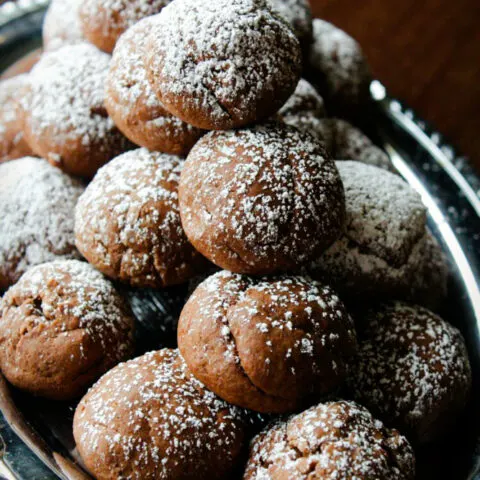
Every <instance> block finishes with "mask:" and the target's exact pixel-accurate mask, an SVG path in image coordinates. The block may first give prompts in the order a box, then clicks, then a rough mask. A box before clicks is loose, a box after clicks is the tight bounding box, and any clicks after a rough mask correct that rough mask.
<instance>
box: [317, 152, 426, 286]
mask: <svg viewBox="0 0 480 480" xmlns="http://www.w3.org/2000/svg"><path fill="white" fill-rule="evenodd" d="M337 168H338V169H339V172H340V175H341V177H342V180H343V184H344V187H345V195H346V203H347V222H346V228H345V232H344V235H343V236H342V237H341V238H340V239H339V240H337V241H336V242H335V243H334V244H333V245H332V246H331V247H330V248H329V249H328V250H327V251H326V252H325V253H324V254H323V255H322V256H320V257H319V259H318V261H317V262H314V265H313V271H315V270H319V271H321V272H323V273H324V276H325V277H327V278H329V279H330V280H331V281H333V282H334V284H335V285H339V286H341V288H343V289H348V288H353V289H355V288H358V289H360V290H365V291H368V290H369V289H372V290H373V291H376V290H377V292H376V293H380V292H383V291H385V290H386V291H389V290H390V293H392V292H394V291H395V289H401V288H403V290H408V289H409V288H410V284H411V283H412V275H413V274H414V272H416V271H417V270H418V265H419V264H421V263H422V262H423V261H424V259H423V254H424V250H425V244H426V238H427V237H426V235H427V232H426V228H425V223H426V209H425V207H424V205H423V203H422V201H421V198H420V196H419V195H418V194H417V193H416V192H415V191H414V190H413V189H412V188H411V187H410V186H409V185H408V184H407V183H405V182H404V181H403V180H402V179H401V178H400V177H398V176H397V175H394V174H392V173H390V172H387V171H385V170H382V169H378V168H376V167H373V166H369V165H365V164H362V163H359V162H352V161H344V162H337ZM362 279H363V281H362ZM366 279H369V280H368V281H367V280H366ZM382 285H383V287H382ZM397 293H398V292H397Z"/></svg>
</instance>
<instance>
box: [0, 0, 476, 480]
mask: <svg viewBox="0 0 480 480" xmlns="http://www.w3.org/2000/svg"><path fill="white" fill-rule="evenodd" d="M49 3H50V0H16V1H12V0H9V1H7V2H4V3H3V4H1V5H0V29H1V28H2V27H4V26H6V25H8V24H9V23H10V22H14V21H16V20H18V19H20V18H21V17H23V16H27V15H29V14H32V13H35V12H37V11H41V10H42V9H45V8H46V7H47V6H48V4H49ZM0 42H1V39H0ZM0 73H1V72H0ZM370 92H371V97H372V100H373V101H374V103H375V104H376V105H377V106H378V107H379V108H380V109H381V111H382V113H383V114H385V115H387V116H388V117H390V118H391V119H392V120H394V121H395V122H396V123H397V124H398V125H399V126H400V127H401V128H402V129H403V130H405V131H406V132H408V133H409V134H410V136H411V137H413V138H414V139H415V141H416V142H417V143H419V144H420V145H421V146H422V147H423V148H425V149H426V150H427V151H428V152H429V153H430V155H431V157H432V158H433V159H434V160H435V161H436V162H437V164H438V165H439V166H440V167H441V169H442V170H443V171H445V172H446V173H447V175H448V176H449V177H450V179H451V180H452V181H453V182H454V183H455V184H456V185H457V187H458V189H459V190H460V191H461V192H463V194H464V195H465V197H466V198H467V200H468V202H469V204H470V205H471V207H472V208H473V209H474V211H475V212H476V214H477V215H478V216H479V217H480V175H479V173H478V172H476V171H474V170H473V169H472V166H471V165H470V164H469V161H468V159H467V158H466V157H463V156H459V155H457V153H456V149H455V148H454V147H453V146H452V145H451V144H450V143H449V142H446V141H445V140H444V139H443V136H442V135H441V134H440V133H439V132H438V131H437V130H436V129H434V128H432V127H431V126H430V125H428V124H427V122H425V121H424V120H422V119H421V118H420V117H419V116H418V115H417V114H416V113H415V112H414V111H413V110H412V109H410V108H409V107H406V106H405V105H404V104H403V102H401V101H400V100H397V99H395V98H393V97H390V96H389V95H388V91H387V89H386V87H385V86H384V85H383V84H382V83H381V82H380V81H379V80H373V81H372V84H371V86H370ZM387 148H388V146H387ZM392 161H393V163H394V165H395V166H396V167H397V169H399V170H400V173H401V174H402V176H404V177H407V179H408V177H409V176H410V180H412V177H414V178H416V177H415V176H414V175H413V173H412V172H411V171H409V167H408V166H407V165H406V164H405V162H403V161H400V162H395V161H394V159H392ZM465 170H468V172H465ZM467 175H468V176H469V177H471V179H474V181H475V185H472V183H471V181H469V179H468V178H467ZM409 183H410V182H409ZM413 183H416V184H415V185H412V186H413V187H414V188H416V189H417V190H419V193H420V194H422V193H423V194H424V195H425V192H424V191H422V188H423V186H422V184H421V183H420V182H418V181H417V182H413ZM475 188H477V189H478V191H477V192H476V191H475ZM427 195H428V194H427ZM422 196H423V195H422ZM433 206H435V207H436V205H435V203H433ZM428 207H429V213H430V214H433V215H435V211H434V212H432V210H431V207H432V205H428ZM436 209H437V210H438V212H436V213H437V214H439V215H441V216H442V217H444V216H443V214H442V213H441V211H440V209H439V208H438V207H436ZM442 221H443V222H444V223H446V224H447V225H448V222H447V220H445V219H443V220H442ZM454 236H455V235H454ZM457 243H458V241H457ZM458 248H459V250H460V252H461V254H463V257H464V265H463V268H465V269H466V270H467V271H469V273H467V276H468V279H469V280H468V281H467V282H464V283H465V286H466V289H467V291H468V292H469V297H470V300H471V303H472V305H471V306H472V309H473V310H474V312H475V316H476V319H477V328H478V329H479V331H480V280H479V279H477V278H475V274H474V272H473V271H472V269H471V267H470V264H469V262H468V259H467V258H466V257H465V254H464V252H463V249H462V248H461V246H460V245H458ZM479 267H480V265H479ZM464 273H465V272H464V271H462V277H463V275H464ZM0 400H1V401H2V403H3V404H5V405H7V409H6V411H3V410H2V411H1V413H2V415H3V416H4V418H5V420H6V422H7V424H8V426H9V427H10V428H11V429H12V430H13V431H14V432H15V434H16V435H17V436H18V437H19V439H20V440H21V441H22V442H23V443H25V445H26V446H27V447H28V448H29V449H30V450H31V451H32V452H33V453H34V454H35V455H36V456H37V458H38V459H39V460H40V461H42V462H43V463H44V464H45V465H46V466H47V467H48V468H49V469H50V470H51V471H52V473H54V474H55V475H57V476H58V477H59V478H61V479H64V480H85V479H88V478H91V477H89V476H88V475H87V474H86V473H85V471H84V470H83V469H81V468H80V467H79V466H78V465H76V464H74V463H73V462H72V461H71V460H70V459H66V458H65V457H63V456H62V455H61V454H59V453H57V452H52V451H51V450H50V448H49V447H48V445H46V444H45V442H44V441H43V439H42V438H41V437H40V443H41V444H42V447H39V446H38V445H36V444H35V440H34V439H38V438H39V435H38V433H37V431H36V430H35V429H34V428H33V427H31V426H30V425H29V423H28V422H27V421H26V420H25V419H24V418H23V415H21V413H20V417H19V418H17V419H15V418H14V417H13V415H12V410H10V407H11V408H12V409H13V408H14V402H13V400H12V398H11V396H10V393H9V386H8V384H7V382H6V380H5V379H4V377H3V375H2V374H1V372H0ZM17 412H18V411H17ZM1 442H2V437H1V435H0V443H1ZM479 474H480V457H479V458H477V464H476V466H475V467H474V469H473V471H472V472H471V474H470V476H469V480H474V479H480V475H479ZM1 475H3V476H5V477H6V478H7V479H8V480H11V479H12V480H14V479H15V478H16V476H15V474H14V473H13V472H12V471H11V470H10V468H9V466H8V465H7V464H6V462H5V460H4V458H3V455H2V450H1V448H0V478H1Z"/></svg>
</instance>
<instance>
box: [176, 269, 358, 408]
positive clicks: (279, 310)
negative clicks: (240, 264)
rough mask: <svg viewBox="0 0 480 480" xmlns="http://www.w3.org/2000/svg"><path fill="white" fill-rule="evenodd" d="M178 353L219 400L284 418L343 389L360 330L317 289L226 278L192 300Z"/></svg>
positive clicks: (294, 282)
mask: <svg viewBox="0 0 480 480" xmlns="http://www.w3.org/2000/svg"><path fill="white" fill-rule="evenodd" d="M178 346H179V349H180V351H181V352H182V355H183V357H184V358H185V361H186V362H187V364H188V367H189V369H190V370H191V371H192V373H193V374H194V375H195V376H196V377H197V378H198V379H199V380H200V381H201V382H202V383H204V384H205V385H206V386H207V387H208V388H210V389H211V390H212V391H214V392H215V393H217V395H219V396H220V397H221V398H223V399H225V400H227V401H229V402H231V403H233V404H235V405H239V406H242V407H245V408H249V409H252V410H255V411H259V412H264V413H281V412H288V411H293V410H295V409H296V408H298V407H301V406H303V405H304V404H305V403H308V402H312V401H315V400H318V398H319V397H320V396H322V395H325V394H327V393H330V392H332V391H333V390H335V389H336V388H337V387H338V386H339V385H340V384H341V383H342V381H343V379H344V377H345V371H346V363H347V362H348V359H349V358H350V357H351V356H352V354H353V353H354V351H355V330H354V327H353V322H352V320H351V318H350V317H349V315H348V313H347V312H346V310H345V307H344V306H343V304H342V302H341V301H340V299H339V298H338V297H337V296H336V294H335V293H334V292H333V291H332V290H331V289H330V288H329V287H326V286H323V285H321V284H319V283H318V282H315V281H312V280H309V279H307V278H303V277H294V276H280V277H270V278H253V277H247V276H244V275H238V274H234V273H230V272H226V271H222V272H219V273H216V274H214V275H212V276H211V277H209V278H208V279H207V280H205V281H204V282H202V283H201V284H200V285H199V286H198V287H197V289H196V290H195V292H194V293H193V294H192V296H191V297H190V298H189V300H188V302H187V304H186V305H185V307H184V309H183V311H182V313H181V315H180V320H179V325H178Z"/></svg>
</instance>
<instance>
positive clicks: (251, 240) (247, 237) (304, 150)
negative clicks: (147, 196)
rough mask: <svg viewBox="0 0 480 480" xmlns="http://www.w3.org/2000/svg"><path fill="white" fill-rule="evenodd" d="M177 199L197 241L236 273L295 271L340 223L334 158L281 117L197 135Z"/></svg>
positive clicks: (317, 251)
mask: <svg viewBox="0 0 480 480" xmlns="http://www.w3.org/2000/svg"><path fill="white" fill-rule="evenodd" d="M179 197H180V213H181V216H182V224H183V228H184V229H185V233H186V234H187V237H188V238H189V239H190V241H191V242H192V244H193V245H194V247H195V248H196V249H197V250H198V251H199V252H200V253H202V254H203V255H205V256H206V257H207V258H208V259H209V260H211V261H212V262H213V263H215V264H216V265H218V266H220V267H221V268H225V269H226V270H231V271H233V272H237V273H248V274H268V273H273V272H277V271H291V270H294V269H298V268H299V267H300V266H301V265H302V264H304V263H305V262H307V261H309V260H310V259H312V258H315V257H316V256H318V255H319V254H320V252H322V251H324V250H325V249H326V248H328V247H329V246H330V245H331V244H332V242H333V241H334V240H335V239H336V238H338V236H339V235H340V234H341V230H342V228H343V225H344V218H345V212H344V192H343V186H342V182H341V181H340V177H339V175H338V172H337V170H336V168H335V165H334V162H332V161H331V160H330V158H329V157H328V156H326V154H325V151H324V149H323V147H322V145H321V144H319V143H317V142H316V141H315V140H314V138H313V137H311V136H310V135H308V134H304V133H301V132H300V131H299V130H297V129H295V128H293V127H290V126H287V125H283V124H280V123H278V124H274V123H272V124H268V125H261V126H256V127H253V128H250V129H242V130H235V131H226V132H210V133H209V134H207V135H205V136H204V137H202V138H201V139H200V140H199V141H198V143H197V144H196V145H195V147H194V148H193V149H192V150H191V152H190V154H189V155H188V158H187V161H186V163H185V167H184V169H183V171H182V175H181V178H180V187H179Z"/></svg>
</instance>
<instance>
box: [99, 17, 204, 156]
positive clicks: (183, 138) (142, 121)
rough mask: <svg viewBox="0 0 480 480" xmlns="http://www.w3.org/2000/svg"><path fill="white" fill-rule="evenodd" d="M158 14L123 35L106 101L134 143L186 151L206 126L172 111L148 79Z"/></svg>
mask: <svg viewBox="0 0 480 480" xmlns="http://www.w3.org/2000/svg"><path fill="white" fill-rule="evenodd" d="M156 20H157V16H153V17H148V18H145V19H143V20H140V21H139V22H138V23H137V24H135V25H134V26H132V27H131V28H129V29H128V30H127V32H125V34H124V35H122V37H121V38H120V39H119V41H118V44H117V45H116V47H115V50H114V52H113V57H112V61H111V63H110V70H109V74H108V78H107V83H106V97H105V104H106V107H107V110H108V113H109V114H110V116H111V117H112V119H113V121H114V122H115V125H116V126H117V127H118V128H119V129H120V130H121V131H122V132H123V134H124V135H125V136H126V137H128V138H129V139H130V140H131V141H132V142H133V143H136V144H137V145H140V146H142V147H146V148H148V149H149V150H155V151H159V152H165V153H171V154H175V155H186V154H187V153H188V152H189V151H190V149H191V148H192V147H193V145H194V144H195V142H196V141H197V140H198V139H199V138H200V137H201V136H202V135H203V134H204V131H203V130H200V129H198V128H195V127H192V126H191V125H188V124H187V123H185V122H182V120H180V119H179V118H177V117H174V116H173V115H170V114H169V113H168V112H167V111H166V110H165V108H164V106H163V104H162V102H161V101H160V100H159V99H158V98H157V96H156V95H155V93H154V92H153V90H152V88H151V87H150V84H149V82H148V80H147V73H146V69H145V63H144V55H145V46H146V45H145V44H146V40H147V36H148V35H149V33H150V31H151V29H152V28H153V26H154V25H155V23H156Z"/></svg>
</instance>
